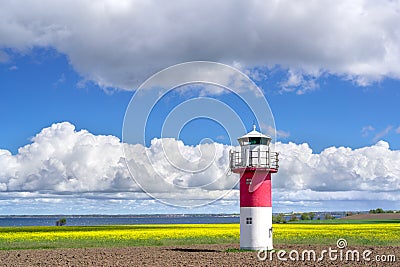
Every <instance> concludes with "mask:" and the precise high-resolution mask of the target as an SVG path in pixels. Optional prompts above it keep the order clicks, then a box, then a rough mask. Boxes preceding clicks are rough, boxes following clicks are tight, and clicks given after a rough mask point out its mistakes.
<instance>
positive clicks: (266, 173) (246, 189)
mask: <svg viewBox="0 0 400 267" xmlns="http://www.w3.org/2000/svg"><path fill="white" fill-rule="evenodd" d="M238 141H239V145H240V150H239V151H237V150H233V151H231V152H230V168H231V170H232V172H234V173H238V174H240V248H241V249H251V250H259V249H267V250H271V249H273V245H272V195H271V173H276V172H278V167H279V166H278V161H279V160H278V153H277V152H273V151H271V150H270V144H271V137H270V136H267V135H264V134H262V133H260V132H258V131H256V126H255V125H253V131H251V132H249V133H248V134H246V135H244V136H242V137H239V138H238Z"/></svg>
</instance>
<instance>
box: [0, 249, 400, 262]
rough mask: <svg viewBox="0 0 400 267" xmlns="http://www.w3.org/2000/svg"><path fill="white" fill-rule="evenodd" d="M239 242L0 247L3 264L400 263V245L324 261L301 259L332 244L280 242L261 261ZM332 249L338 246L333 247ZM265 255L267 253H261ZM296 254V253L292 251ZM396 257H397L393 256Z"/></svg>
mask: <svg viewBox="0 0 400 267" xmlns="http://www.w3.org/2000/svg"><path fill="white" fill-rule="evenodd" d="M238 248H239V245H238V244H221V245H215V244H213V245H192V246H170V247H124V248H81V249H72V248H71V249H43V250H8V251H0V266H163V267H168V266H329V267H333V266H400V247H396V246H385V247H367V246H365V247H363V246H358V247H348V248H344V249H343V250H342V252H343V260H340V251H341V250H339V251H338V252H337V253H336V255H337V257H338V258H337V259H336V260H331V259H330V258H329V255H328V254H327V253H326V254H325V256H324V259H323V260H322V261H319V262H318V261H313V260H305V261H302V260H301V253H302V252H303V251H304V250H314V251H315V252H316V258H317V259H318V258H319V257H320V255H321V251H322V250H328V249H329V246H323V245H277V246H276V248H275V249H276V250H280V249H284V250H285V251H286V254H285V255H281V256H283V258H286V259H287V260H286V261H282V260H279V259H278V257H277V255H276V252H275V254H273V260H270V259H269V258H268V259H266V260H264V261H260V260H259V259H258V257H257V252H255V251H246V252H243V251H237V249H238ZM332 249H337V248H336V247H332ZM354 249H357V250H358V251H359V253H360V261H358V262H357V261H345V253H346V251H347V250H354ZM292 250H297V251H298V252H299V253H300V260H299V261H292V260H291V259H290V258H289V253H291V251H292ZM365 250H370V251H371V254H370V255H369V258H370V261H365V260H364V259H362V253H363V252H364V251H365ZM377 255H379V256H380V257H381V259H382V258H383V256H382V255H384V256H385V257H386V258H387V256H388V255H395V257H396V261H395V262H381V261H380V262H378V261H376V256H377ZM260 256H264V254H262V255H260ZM292 256H295V254H292ZM392 261H393V259H392Z"/></svg>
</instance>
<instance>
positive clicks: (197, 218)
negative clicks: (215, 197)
mask: <svg viewBox="0 0 400 267" xmlns="http://www.w3.org/2000/svg"><path fill="white" fill-rule="evenodd" d="M61 218H66V221H67V224H66V225H69V226H94V225H129V224H212V223H239V220H240V217H239V215H212V214H202V215H199V214H194V215H186V214H185V215H181V214H173V215H121V216H119V215H65V216H64V215H49V216H46V215H39V216H14V215H12V216H0V227H6V226H53V225H56V221H57V220H59V219H61Z"/></svg>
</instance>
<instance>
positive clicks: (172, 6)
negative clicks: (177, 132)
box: [0, 0, 400, 93]
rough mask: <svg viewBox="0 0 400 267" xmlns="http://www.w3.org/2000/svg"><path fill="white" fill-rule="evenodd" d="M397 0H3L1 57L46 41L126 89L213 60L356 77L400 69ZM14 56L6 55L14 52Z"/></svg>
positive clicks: (255, 70) (361, 80)
mask: <svg viewBox="0 0 400 267" xmlns="http://www.w3.org/2000/svg"><path fill="white" fill-rule="evenodd" d="M399 10H400V2H399V1H368V0H355V1H344V0H343V1H300V2H298V1H297V2H296V3H293V2H292V1H263V2H260V1H245V2H243V1H218V2H215V1H196V2H193V1H172V2H171V1H168V2H163V1H161V2H160V1H145V2H143V1H139V0H137V1H109V0H102V1H90V0H84V1H82V0H64V1H51V0H44V1H40V3H38V1H34V0H28V1H23V2H20V1H11V0H8V1H7V0H6V1H2V3H1V8H0V49H1V50H0V62H5V61H10V60H11V61H12V58H10V56H9V55H8V54H9V52H10V51H13V52H17V53H29V51H30V50H31V49H32V48H35V47H40V48H53V49H56V50H57V51H58V52H60V53H62V54H65V55H66V56H67V57H68V60H69V62H70V64H71V65H72V66H73V67H74V69H75V70H76V71H77V72H79V73H80V74H81V75H82V77H83V78H84V79H86V80H90V81H94V82H95V83H97V84H98V85H100V86H102V87H114V88H121V89H126V90H132V89H134V88H135V87H136V86H138V85H139V84H141V83H142V82H143V81H144V80H145V79H146V78H148V77H149V75H152V74H153V73H154V72H156V71H159V70H161V69H163V68H165V67H168V66H170V65H173V64H176V63H181V62H185V61H192V60H211V61H218V62H223V63H227V64H231V65H234V66H238V67H240V68H242V69H244V70H248V71H249V72H248V73H249V74H250V75H251V76H252V77H253V78H257V79H263V78H265V77H261V76H262V75H261V76H260V75H259V74H260V71H259V70H260V68H267V69H268V68H276V67H278V68H281V69H283V70H286V71H287V80H286V81H282V83H281V86H282V88H283V89H284V90H286V91H293V90H295V89H296V88H301V90H300V91H299V93H304V92H306V91H309V90H313V89H314V88H317V87H318V84H317V82H316V80H317V79H318V77H321V75H338V76H340V77H342V78H345V79H351V80H353V81H355V82H356V83H358V84H359V85H368V84H370V83H371V82H374V81H379V80H381V79H383V78H385V77H389V78H394V79H398V78H399V77H400V66H399V64H398V58H400V49H399V45H398V44H399V43H400V31H399V27H398V26H399V25H398V22H399V20H400V11H399ZM11 54H12V53H11Z"/></svg>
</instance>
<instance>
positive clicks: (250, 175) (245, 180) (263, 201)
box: [240, 170, 272, 207]
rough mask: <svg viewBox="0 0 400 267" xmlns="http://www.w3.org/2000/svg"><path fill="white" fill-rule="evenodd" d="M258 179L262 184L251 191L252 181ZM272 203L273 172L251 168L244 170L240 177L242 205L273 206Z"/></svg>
mask: <svg viewBox="0 0 400 267" xmlns="http://www.w3.org/2000/svg"><path fill="white" fill-rule="evenodd" d="M260 176H261V177H260ZM256 180H258V181H261V182H260V185H259V186H258V188H257V189H256V190H255V191H253V192H251V190H250V186H251V183H252V182H254V181H256ZM271 204H272V198H271V174H270V173H269V172H262V171H251V170H250V171H245V172H243V173H242V175H241V177H240V207H271Z"/></svg>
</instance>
